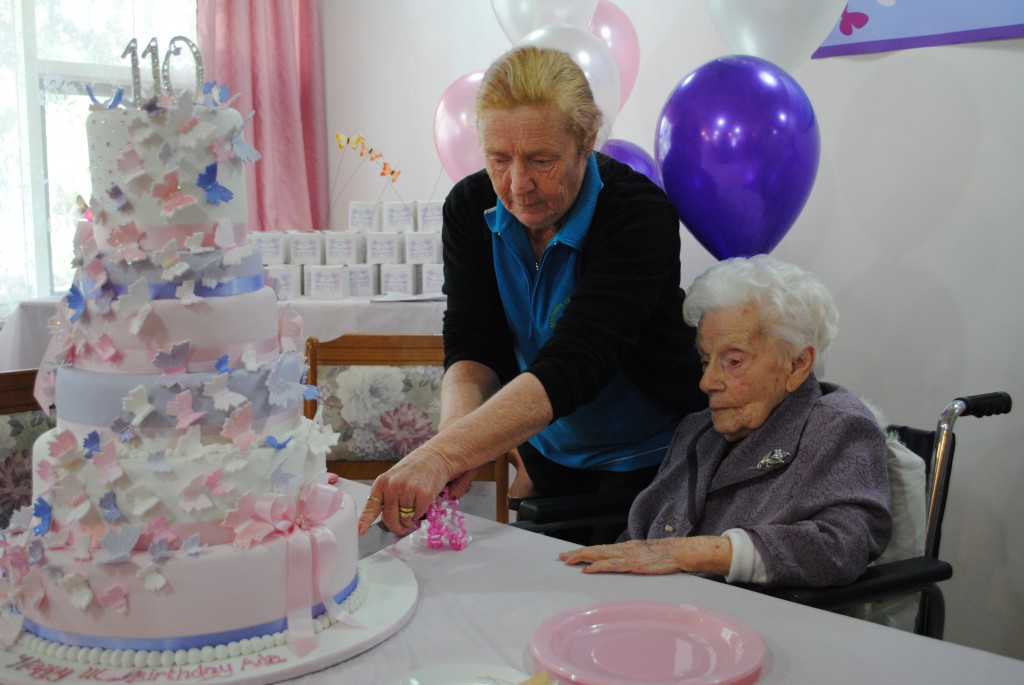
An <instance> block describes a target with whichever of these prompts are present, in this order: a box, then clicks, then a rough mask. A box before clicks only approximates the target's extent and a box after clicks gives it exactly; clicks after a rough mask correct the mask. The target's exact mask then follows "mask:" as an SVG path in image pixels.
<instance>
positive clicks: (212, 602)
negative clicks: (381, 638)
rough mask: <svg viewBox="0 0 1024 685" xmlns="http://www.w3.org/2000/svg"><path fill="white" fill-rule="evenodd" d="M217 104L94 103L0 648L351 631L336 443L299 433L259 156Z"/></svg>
mask: <svg viewBox="0 0 1024 685" xmlns="http://www.w3.org/2000/svg"><path fill="white" fill-rule="evenodd" d="M232 100H233V98H231V97H229V95H228V92H227V89H225V88H224V87H217V86H216V85H215V84H209V85H207V86H206V87H205V88H204V89H203V93H202V95H201V96H199V97H197V94H194V93H191V92H189V93H185V94H183V95H180V96H167V95H161V96H159V97H156V96H154V97H153V98H152V99H150V100H148V101H146V102H144V103H143V104H142V105H141V106H140V107H132V106H128V107H126V106H124V105H123V104H121V103H120V98H119V97H115V98H113V99H112V101H110V102H106V103H99V102H95V103H94V105H93V106H92V109H91V111H90V112H89V114H88V117H87V120H86V135H87V138H88V145H89V159H90V172H91V178H92V194H93V195H92V200H91V202H90V203H89V205H88V207H87V208H84V210H83V219H84V220H83V221H82V222H81V223H80V224H79V227H78V230H77V235H76V237H75V260H76V267H77V269H76V275H75V279H74V285H73V286H72V287H71V291H70V293H69V294H68V296H67V297H66V298H64V300H63V301H62V303H61V305H60V306H59V308H58V310H59V313H58V315H57V317H56V319H55V320H54V321H53V322H51V328H52V341H51V344H50V347H49V349H48V350H47V353H46V359H45V361H44V363H43V365H42V367H41V369H40V372H39V375H38V379H37V386H36V396H37V398H38V399H39V401H40V404H41V405H42V406H50V405H51V404H53V405H54V406H55V407H56V420H57V425H56V428H54V429H53V430H51V431H50V432H48V433H47V434H45V435H44V436H42V437H41V438H40V439H39V440H38V441H37V442H36V444H35V447H34V450H33V502H34V504H33V505H32V506H30V507H25V508H24V509H22V510H21V511H19V512H16V513H15V515H14V516H13V517H12V519H11V524H10V526H9V527H8V529H6V530H5V531H3V532H2V537H0V555H2V556H0V602H3V604H2V605H0V610H2V616H0V643H4V644H0V647H3V646H7V647H10V646H11V645H13V644H17V645H18V647H19V648H22V649H29V650H35V651H38V652H41V653H44V654H47V655H50V656H56V657H60V658H65V659H69V660H71V661H77V662H81V663H103V664H104V665H110V666H122V667H155V666H170V665H172V664H176V665H179V666H180V665H182V664H196V663H204V662H209V661H214V660H217V659H221V658H228V657H230V656H237V654H239V653H240V652H244V653H252V651H253V650H255V651H258V650H259V649H261V648H262V647H263V646H267V647H271V646H282V645H284V644H288V645H290V646H291V648H292V649H293V650H294V652H295V653H296V654H298V655H299V656H302V655H304V654H306V653H308V652H309V651H310V650H312V649H314V648H315V646H316V644H317V640H318V634H320V633H321V631H322V630H323V629H324V628H326V627H328V626H331V625H332V624H335V623H338V622H340V623H342V624H344V625H340V626H335V627H333V628H332V630H360V627H359V624H358V622H356V621H355V620H354V619H353V618H352V617H351V616H350V615H349V613H348V612H350V611H354V610H355V609H356V608H357V606H358V603H359V602H360V601H361V597H362V595H363V594H364V592H363V591H362V589H361V588H360V579H359V573H358V569H357V562H356V560H357V555H358V552H357V542H356V516H357V512H356V509H355V506H354V504H353V502H352V501H351V498H350V497H349V496H348V495H347V494H345V493H343V492H342V491H341V490H339V489H337V488H336V487H334V485H332V484H330V483H329V482H328V475H327V472H326V470H325V455H326V453H327V451H328V450H329V449H330V446H331V445H332V444H333V443H334V442H335V441H336V440H337V435H336V434H335V433H333V432H332V431H331V430H330V428H329V427H325V426H323V425H322V424H321V423H320V422H319V421H318V420H310V419H307V418H305V417H304V416H303V413H302V406H303V400H304V396H305V393H306V391H307V388H306V386H305V385H303V383H302V376H303V360H302V357H301V352H302V350H303V344H304V339H303V337H302V330H301V321H300V320H299V318H298V317H297V315H295V314H294V313H292V312H291V311H290V310H288V309H285V310H284V311H283V312H281V313H280V314H279V313H278V304H277V298H276V295H275V293H274V290H273V289H272V288H271V287H268V286H267V285H266V284H265V282H264V275H263V266H262V263H261V259H260V255H259V253H258V251H256V250H254V249H253V248H252V246H251V245H250V244H249V243H248V241H247V236H246V220H247V201H246V186H245V175H244V174H245V168H244V165H245V164H246V163H248V162H253V161H255V160H256V159H257V158H258V156H259V155H258V153H257V152H256V151H255V149H254V148H252V147H251V146H250V145H249V144H248V143H247V142H246V140H245V137H244V130H245V128H246V123H247V121H248V120H247V119H243V118H242V116H241V115H240V114H239V112H238V111H236V110H235V109H233V108H232V107H231V106H230V105H231V101H232Z"/></svg>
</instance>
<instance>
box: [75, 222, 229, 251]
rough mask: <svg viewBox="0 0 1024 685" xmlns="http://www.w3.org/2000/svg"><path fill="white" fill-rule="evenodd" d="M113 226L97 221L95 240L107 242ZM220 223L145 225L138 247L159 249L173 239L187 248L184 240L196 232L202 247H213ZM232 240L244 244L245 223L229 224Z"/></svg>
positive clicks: (101, 243) (180, 248) (180, 246)
mask: <svg viewBox="0 0 1024 685" xmlns="http://www.w3.org/2000/svg"><path fill="white" fill-rule="evenodd" d="M113 228H115V227H114V226H106V225H103V224H101V223H99V222H96V223H95V224H94V225H93V234H94V235H95V237H96V242H97V243H99V244H100V245H107V244H109V240H110V233H111V231H112V229H113ZM218 228H220V225H219V224H217V223H203V224H166V225H163V226H154V225H147V226H146V227H145V230H144V231H142V233H141V235H140V236H139V247H140V248H142V249H143V250H159V249H160V248H162V247H163V246H164V245H166V244H167V242H168V241H170V240H173V241H175V242H176V243H177V244H178V249H179V250H185V249H187V248H186V247H185V241H186V240H188V239H189V238H191V237H192V236H193V235H195V234H196V233H202V234H203V247H209V248H214V247H217V245H216V244H215V242H214V238H215V236H216V234H217V229H218ZM231 235H232V240H234V244H235V245H239V246H240V245H245V241H246V238H247V235H248V232H247V229H246V224H245V223H242V222H239V223H233V224H232V225H231ZM221 247H225V248H226V247H231V246H230V245H222V246H221Z"/></svg>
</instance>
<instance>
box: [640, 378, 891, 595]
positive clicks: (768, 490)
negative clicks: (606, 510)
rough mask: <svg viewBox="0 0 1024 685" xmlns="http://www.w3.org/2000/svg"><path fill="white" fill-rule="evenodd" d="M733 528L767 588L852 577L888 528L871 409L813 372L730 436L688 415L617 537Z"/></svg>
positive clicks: (885, 483)
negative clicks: (756, 560)
mask: <svg viewBox="0 0 1024 685" xmlns="http://www.w3.org/2000/svg"><path fill="white" fill-rule="evenodd" d="M730 448H731V450H730ZM730 528H742V529H743V530H745V531H746V532H747V533H748V534H749V535H750V538H751V540H752V541H753V543H754V545H755V547H756V548H757V550H758V552H759V553H760V555H761V557H762V559H763V560H764V562H765V566H766V569H767V573H768V583H769V584H771V585H797V586H825V585H841V584H845V583H849V582H851V581H853V580H854V579H856V578H857V577H858V576H859V575H860V574H861V573H863V572H864V569H865V568H866V567H867V564H868V562H869V561H871V560H872V559H874V558H875V557H877V556H878V555H879V554H881V553H882V551H883V550H884V549H885V546H886V545H887V544H888V542H889V536H890V535H891V533H892V517H891V516H890V514H889V479H888V474H887V471H886V452H885V435H884V434H883V433H882V430H881V428H880V427H879V425H878V423H877V421H876V420H875V418H874V416H873V415H872V414H871V411H870V410H869V409H868V408H867V407H865V406H864V404H863V403H862V402H861V401H860V400H858V399H857V398H856V397H855V396H854V395H853V394H852V393H850V392H849V391H848V390H846V389H845V388H842V387H840V386H837V385H833V384H831V383H819V382H818V380H817V379H816V378H815V377H814V375H813V374H812V375H811V376H810V377H809V378H808V379H807V381H805V382H804V384H803V385H802V386H800V387H799V388H797V390H796V391H795V392H793V393H791V394H790V395H789V396H787V397H786V398H785V399H784V400H783V401H782V403H781V404H779V406H777V407H776V408H775V409H774V410H773V411H772V413H771V414H770V415H769V417H768V419H767V420H766V421H765V423H764V424H763V425H762V426H761V427H760V428H759V429H757V430H756V431H754V432H753V433H751V434H750V435H749V436H747V437H746V438H745V439H744V440H742V441H740V442H738V443H728V442H726V441H725V440H724V439H723V438H722V436H721V435H720V434H719V433H717V432H715V430H714V429H713V428H712V425H711V414H710V411H708V410H705V411H702V412H698V413H695V414H690V415H689V416H687V417H685V418H684V419H683V420H682V421H681V422H680V424H679V427H678V429H677V430H676V433H675V436H674V437H673V439H672V444H671V445H669V451H668V455H667V456H666V457H665V461H664V462H663V463H662V465H661V469H660V470H659V471H658V475H657V477H656V478H655V479H654V481H653V482H652V483H651V484H650V486H648V488H647V489H646V490H644V491H643V492H642V493H640V495H639V496H638V497H637V499H636V501H635V502H634V503H633V507H632V509H631V510H630V513H629V527H628V529H627V530H626V532H625V533H624V534H623V538H622V539H645V538H664V537H683V536H690V535H719V534H721V533H723V532H724V531H726V530H728V529H730Z"/></svg>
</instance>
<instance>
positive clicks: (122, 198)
mask: <svg viewBox="0 0 1024 685" xmlns="http://www.w3.org/2000/svg"><path fill="white" fill-rule="evenodd" d="M107 195H109V196H110V199H111V200H113V201H114V208H115V209H117V211H119V212H120V211H121V210H123V209H124V208H125V207H126V206H127V205H128V196H127V195H125V194H124V191H123V190H121V186H119V185H117V184H116V183H111V184H110V188H109V189H108V190H107Z"/></svg>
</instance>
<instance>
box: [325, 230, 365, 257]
mask: <svg viewBox="0 0 1024 685" xmlns="http://www.w3.org/2000/svg"><path fill="white" fill-rule="evenodd" d="M324 262H325V263H327V264H365V263H366V234H365V233H349V232H348V231H328V232H326V233H324Z"/></svg>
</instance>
